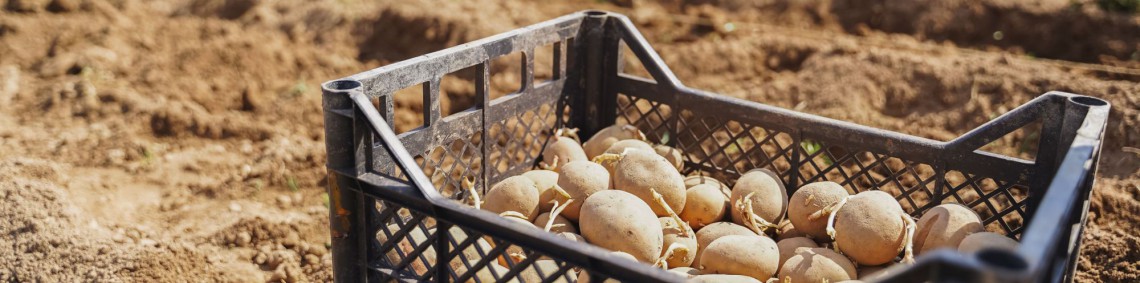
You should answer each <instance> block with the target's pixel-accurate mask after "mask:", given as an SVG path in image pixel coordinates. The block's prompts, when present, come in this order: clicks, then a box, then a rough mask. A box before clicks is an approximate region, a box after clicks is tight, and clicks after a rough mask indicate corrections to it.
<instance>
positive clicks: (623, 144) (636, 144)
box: [606, 140, 656, 154]
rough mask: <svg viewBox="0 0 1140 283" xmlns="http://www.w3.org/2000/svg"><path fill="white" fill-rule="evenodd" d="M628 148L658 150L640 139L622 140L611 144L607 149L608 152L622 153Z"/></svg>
mask: <svg viewBox="0 0 1140 283" xmlns="http://www.w3.org/2000/svg"><path fill="white" fill-rule="evenodd" d="M626 149H638V150H646V151H650V152H656V151H654V150H653V146H652V145H649V143H647V142H643V141H640V140H620V141H617V142H615V143H614V144H613V145H610V148H607V149H606V153H610V154H621V153H622V152H625V150H626Z"/></svg>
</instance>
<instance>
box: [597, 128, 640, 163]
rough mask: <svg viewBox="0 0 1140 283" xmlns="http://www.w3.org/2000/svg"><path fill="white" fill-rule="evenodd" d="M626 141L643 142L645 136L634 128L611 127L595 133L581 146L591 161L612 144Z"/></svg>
mask: <svg viewBox="0 0 1140 283" xmlns="http://www.w3.org/2000/svg"><path fill="white" fill-rule="evenodd" d="M628 139H638V140H645V134H643V133H641V131H640V130H638V129H637V127H634V126H630V125H613V126H609V127H606V128H604V129H602V130H600V131H598V132H597V133H595V134H594V136H592V137H590V139H589V140H587V141H586V143H584V144H582V148H583V150H585V152H586V157H587V158H589V159H591V160H593V159H594V157H597V156H598V155H602V154H603V153H605V152H606V150H607V149H609V148H610V146H612V145H613V144H614V143H616V142H618V141H621V140H628Z"/></svg>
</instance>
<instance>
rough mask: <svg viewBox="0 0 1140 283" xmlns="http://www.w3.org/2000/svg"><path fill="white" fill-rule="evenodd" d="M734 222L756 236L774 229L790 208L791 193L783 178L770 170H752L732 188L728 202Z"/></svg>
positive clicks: (741, 177)
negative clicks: (782, 180) (789, 196)
mask: <svg viewBox="0 0 1140 283" xmlns="http://www.w3.org/2000/svg"><path fill="white" fill-rule="evenodd" d="M729 203H730V204H731V205H732V222H734V223H736V224H740V225H744V226H745V227H748V228H749V229H752V230H753V231H755V232H756V233H764V231H768V230H775V229H776V228H778V227H777V226H776V223H780V220H781V219H783V218H784V212H785V211H786V210H787V207H788V191H787V190H785V189H784V183H783V182H781V181H780V177H779V176H778V175H776V173H775V172H772V171H770V170H768V169H753V170H752V171H748V172H747V173H744V175H742V176H740V179H738V180H736V184H735V185H733V186H732V195H731V198H730V199H729Z"/></svg>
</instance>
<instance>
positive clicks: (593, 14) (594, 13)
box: [586, 10, 608, 17]
mask: <svg viewBox="0 0 1140 283" xmlns="http://www.w3.org/2000/svg"><path fill="white" fill-rule="evenodd" d="M606 14H608V13H606V12H605V11H596V10H595V11H586V15H587V16H591V17H600V16H605V15H606Z"/></svg>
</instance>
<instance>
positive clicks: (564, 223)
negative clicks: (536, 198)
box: [532, 212, 578, 234]
mask: <svg viewBox="0 0 1140 283" xmlns="http://www.w3.org/2000/svg"><path fill="white" fill-rule="evenodd" d="M548 221H550V212H543V213H542V214H539V215H538V217H535V218H534V222H532V223H534V226H535V227H538V228H539V229H545V228H546V222H548ZM562 232H570V233H575V234H577V233H578V228H574V222H570V220H569V219H566V217H562V215H558V216H557V217H555V218H554V225H552V226H551V227H550V233H555V234H558V233H562Z"/></svg>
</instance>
